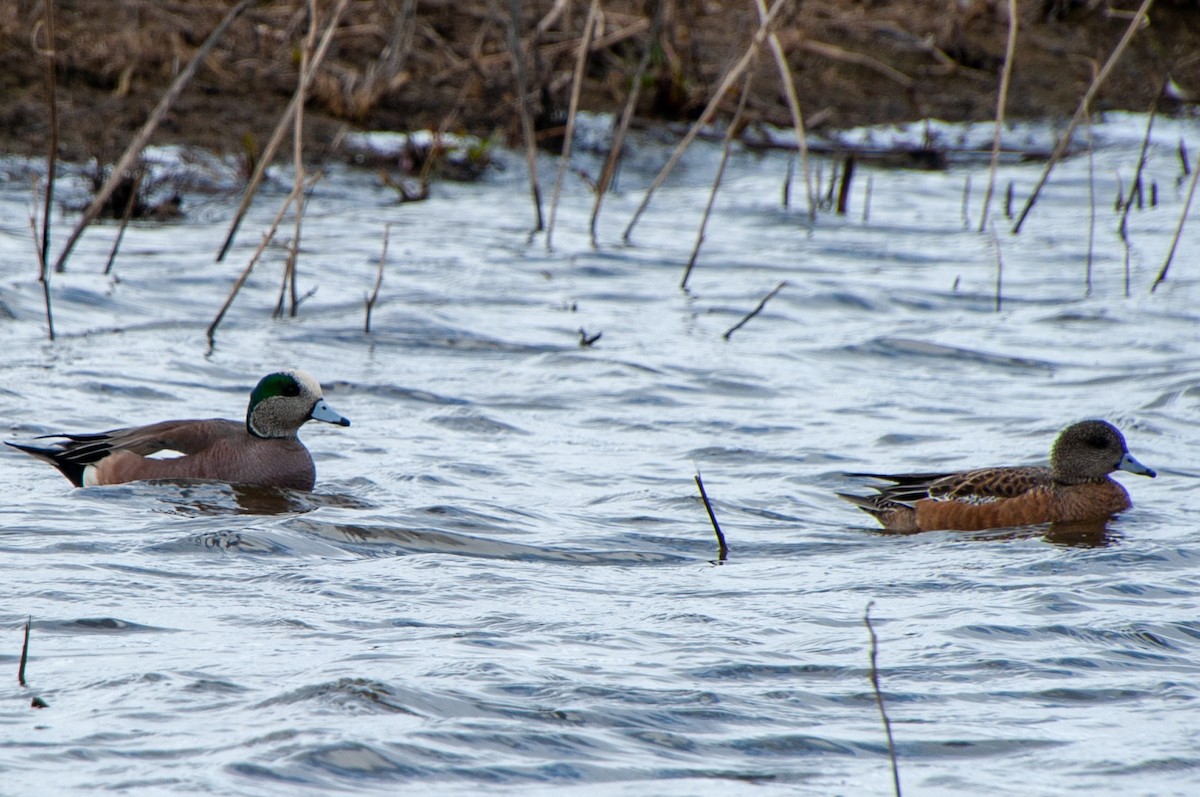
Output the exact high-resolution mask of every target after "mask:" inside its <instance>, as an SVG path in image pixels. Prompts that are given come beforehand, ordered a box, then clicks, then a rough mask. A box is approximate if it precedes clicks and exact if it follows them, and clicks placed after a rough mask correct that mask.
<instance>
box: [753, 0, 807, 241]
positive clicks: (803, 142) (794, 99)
mask: <svg viewBox="0 0 1200 797" xmlns="http://www.w3.org/2000/svg"><path fill="white" fill-rule="evenodd" d="M755 6H756V7H757V8H758V21H759V22H760V23H762V22H765V21H766V19H767V4H766V3H765V2H764V0H755ZM767 42H768V43H769V44H770V45H771V55H772V57H774V59H775V67H776V69H778V70H779V80H780V82H781V83H782V84H783V95H784V97H786V98H787V103H788V111H789V112H790V113H791V115H792V129H793V130H794V131H795V132H796V151H797V152H799V153H800V168H801V170H802V171H803V172H804V195H805V196H806V197H807V198H808V217H809V218H810V219H815V218H816V217H817V201H816V195H814V194H813V183H812V170H811V169H810V168H809V163H808V134H807V132H806V131H805V129H804V114H803V113H801V111H800V97H799V95H798V94H797V93H796V82H795V81H794V80H792V69H791V67H790V66H788V62H787V56H786V55H784V52H783V45H781V44H780V43H779V36H777V35H776V34H775V33H774V31H772V33H771V35H770V36H768V37H767ZM789 181H790V180H789ZM785 207H786V203H785Z"/></svg>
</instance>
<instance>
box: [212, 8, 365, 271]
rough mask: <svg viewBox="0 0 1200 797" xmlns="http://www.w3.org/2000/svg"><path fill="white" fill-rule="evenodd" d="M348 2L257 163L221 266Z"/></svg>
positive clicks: (227, 238) (332, 19) (333, 18)
mask: <svg viewBox="0 0 1200 797" xmlns="http://www.w3.org/2000/svg"><path fill="white" fill-rule="evenodd" d="M349 2H350V0H338V4H337V6H335V7H334V9H333V13H332V14H331V15H330V18H329V22H328V23H327V24H326V25H325V33H324V35H323V36H322V37H321V43H320V44H319V45H318V46H317V51H316V52H315V53H314V54H313V57H312V60H311V61H310V62H309V64H308V71H307V72H304V73H303V74H301V75H300V78H299V81H298V83H297V85H296V91H295V93H294V94H292V99H291V100H290V101H289V102H288V105H287V107H286V108H284V109H283V115H282V116H280V117H279V124H277V125H275V131H274V132H273V133H271V139H270V140H269V141H268V142H267V146H266V147H264V148H263V151H262V153H261V154H260V155H259V157H258V161H257V162H256V163H255V165H254V173H253V174H251V175H250V180H249V181H248V182H247V183H246V193H245V194H244V195H243V196H242V202H241V204H240V205H238V209H237V213H235V214H234V216H233V223H232V224H230V225H229V232H228V233H227V234H226V235H225V241H224V242H223V243H222V244H221V249H220V251H218V252H217V257H216V260H217V262H218V263H220V262H221V261H222V260H224V259H225V255H226V254H228V253H229V247H230V246H232V245H233V239H234V237H236V236H237V231H238V228H239V227H241V226H242V220H243V219H244V218H245V217H246V212H247V211H248V210H249V209H250V202H251V200H253V199H254V194H255V192H257V191H258V186H259V184H261V183H262V179H263V176H264V175H265V174H266V173H267V167H268V166H270V165H271V160H272V159H273V158H274V157H275V151H276V150H278V149H279V145H280V144H282V143H283V137H284V135H285V134H286V133H287V131H288V126H289V125H290V124H291V123H292V121H293V120H294V119H295V118H296V113H297V111H298V108H299V106H300V105H301V104H303V103H304V102H305V100H306V99H307V98H308V90H309V88H310V87H311V86H312V82H313V79H314V78H315V77H316V75H317V70H318V69H319V68H320V66H321V62H322V61H324V60H325V54H326V53H327V52H329V45H330V43H331V42H332V41H333V34H334V32H335V31H336V30H337V26H338V22H339V21H341V18H342V12H344V11H345V10H346V6H347V5H349Z"/></svg>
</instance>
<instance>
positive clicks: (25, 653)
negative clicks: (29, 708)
mask: <svg viewBox="0 0 1200 797" xmlns="http://www.w3.org/2000/svg"><path fill="white" fill-rule="evenodd" d="M32 623H33V616H32V615H30V617H29V619H27V620H26V621H25V641H24V642H23V643H22V644H21V663H20V664H18V665H17V683H18V684H20V685H21V686H28V685H29V684H27V683H26V682H25V663H26V662H28V661H29V626H30V625H31V624H32Z"/></svg>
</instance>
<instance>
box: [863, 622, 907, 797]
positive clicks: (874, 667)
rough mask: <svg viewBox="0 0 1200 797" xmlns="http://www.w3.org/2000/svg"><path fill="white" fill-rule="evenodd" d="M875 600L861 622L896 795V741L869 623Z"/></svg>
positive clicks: (873, 629)
mask: <svg viewBox="0 0 1200 797" xmlns="http://www.w3.org/2000/svg"><path fill="white" fill-rule="evenodd" d="M874 605H875V601H869V602H868V603H867V608H866V610H865V611H864V612H863V624H864V625H866V627H867V633H869V634H870V635H871V689H872V691H874V693H875V705H876V706H878V707H879V718H880V719H881V720H882V721H883V730H884V733H885V734H886V735H887V746H888V758H890V759H891V761H892V789H893V790H894V791H895V793H896V797H901V794H900V766H899V764H898V763H897V761H896V741H895V740H894V739H893V738H892V721H891V719H889V718H888V713H887V708H886V707H885V706H884V704H883V690H882V689H880V688H879V637H877V636H876V635H875V626H873V625H871V607H872V606H874Z"/></svg>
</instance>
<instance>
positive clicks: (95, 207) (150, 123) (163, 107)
mask: <svg viewBox="0 0 1200 797" xmlns="http://www.w3.org/2000/svg"><path fill="white" fill-rule="evenodd" d="M255 2H256V0H242V2H240V3H238V4H237V5H236V6H234V7H233V8H231V9H229V13H228V14H226V15H225V18H224V19H222V20H221V24H219V25H217V27H216V28H215V29H213V32H212V33H210V34H208V38H207V39H205V40H204V43H203V44H201V45H200V49H198V50H196V52H195V54H194V55H193V56H192V59H191V60H190V61H188V63H187V66H186V67H184V68H183V71H182V72H180V73H179V76H178V77H176V78H175V80H174V82H173V83H171V86H170V88H168V89H167V93H166V94H164V95H163V97H162V99H161V100H159V101H158V106H157V107H155V109H154V112H153V113H151V114H150V118H149V119H147V120H146V123H145V124H143V125H142V127H141V129H139V130H138V131H137V134H136V135H134V137H133V141H131V142H129V146H127V147H126V148H125V152H124V154H122V155H121V158H120V160H118V161H117V163H116V165H115V166H113V169H112V173H111V174H110V175H109V176H108V179H107V180H105V181H104V185H103V186H101V187H100V190H99V191H97V192H96V196H95V197H93V198H92V203H91V204H90V205H88V206H87V209H86V210H84V211H83V216H81V217H80V219H79V221H78V222H76V224H75V229H74V230H72V231H71V235H70V237H69V238H67V242H66V244H65V245H64V246H63V250H62V252H61V253H60V254H59V256H58V260H57V261H55V263H54V270H55V271H62V270H63V268H64V267H65V264H66V262H67V257H68V256H69V255H70V254H71V250H72V249H74V248H75V244H76V243H77V242H78V241H79V237H80V236H81V235H83V231H84V230H85V229H87V226H88V225H89V224H91V223H92V222H93V221H94V220H95V218H96V216H97V215H99V213H100V208H102V207H104V203H105V202H107V201H108V198H109V197H110V196H112V192H113V191H114V190H115V189H116V187H117V185H118V184H119V183H120V182H121V180H122V179H123V178H124V175H125V173H126V172H127V171H129V168H130V166H132V165H133V162H134V161H135V160H137V158H138V157H140V156H141V154H142V150H143V149H145V148H146V144H147V143H149V141H150V136H151V135H153V134H154V131H155V130H156V129H158V125H159V123H160V122H162V120H163V117H165V116H166V115H167V111H169V110H170V109H171V106H172V105H174V104H175V100H177V99H179V95H180V94H182V93H183V89H184V87H185V86H187V84H188V83H189V82H191V79H192V76H193V75H195V74H196V70H197V69H199V68H200V64H202V63H203V62H204V59H206V58H208V54H209V53H210V52H212V49H213V47H215V46H216V44H217V42H218V41H220V39H221V37H222V36H224V35H225V31H226V30H227V29H228V28H229V26H230V25H232V24H233V21H234V20H235V19H237V18H238V16H239V15H240V14H241V13H242V12H243V11H245V10H246V9H247V8H249V7H250V6H251V5H252V4H253V3H255Z"/></svg>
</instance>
